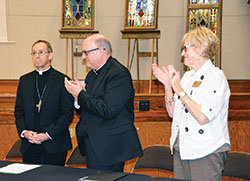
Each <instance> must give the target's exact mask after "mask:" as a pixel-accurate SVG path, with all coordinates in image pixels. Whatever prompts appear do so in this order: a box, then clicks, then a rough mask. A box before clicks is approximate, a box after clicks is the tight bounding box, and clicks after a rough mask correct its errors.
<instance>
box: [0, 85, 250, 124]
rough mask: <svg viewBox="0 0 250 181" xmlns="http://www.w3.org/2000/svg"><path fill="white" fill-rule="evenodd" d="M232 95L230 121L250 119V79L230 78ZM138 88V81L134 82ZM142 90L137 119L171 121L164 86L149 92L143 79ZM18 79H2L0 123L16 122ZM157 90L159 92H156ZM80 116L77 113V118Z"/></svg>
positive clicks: (136, 104)
mask: <svg viewBox="0 0 250 181" xmlns="http://www.w3.org/2000/svg"><path fill="white" fill-rule="evenodd" d="M228 82H229V85H230V90H231V97H230V105H229V116H228V117H229V121H232V120H233V121H235V120H241V121H246V120H250V80H229V81H228ZM133 83H134V87H135V89H136V81H134V82H133ZM140 85H141V90H142V91H143V92H146V93H140V94H137V93H136V95H135V104H134V105H135V121H140V122H145V121H167V122H168V121H171V118H170V117H169V116H168V114H167V112H166V110H165V103H164V87H163V86H162V84H159V82H158V81H153V85H152V90H154V91H152V94H147V92H148V81H141V83H140ZM17 86H18V80H0V124H14V104H15V98H16V90H17ZM156 91H157V92H156ZM140 100H149V101H150V110H149V111H139V101H140ZM77 119H78V117H77V116H76V115H75V119H74V120H77Z"/></svg>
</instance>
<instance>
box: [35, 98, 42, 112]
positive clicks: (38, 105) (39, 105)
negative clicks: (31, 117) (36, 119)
mask: <svg viewBox="0 0 250 181" xmlns="http://www.w3.org/2000/svg"><path fill="white" fill-rule="evenodd" d="M41 104H42V100H41V99H40V101H39V103H38V104H37V105H36V107H37V108H38V112H40V109H41Z"/></svg>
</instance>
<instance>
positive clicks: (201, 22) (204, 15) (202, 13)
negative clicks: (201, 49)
mask: <svg viewBox="0 0 250 181" xmlns="http://www.w3.org/2000/svg"><path fill="white" fill-rule="evenodd" d="M217 14H218V13H217V9H198V10H196V9H193V10H190V12H189V31H190V30H193V29H195V28H196V27H200V26H205V27H207V28H209V29H211V30H212V31H213V32H214V33H216V32H217Z"/></svg>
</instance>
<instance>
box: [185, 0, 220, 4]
mask: <svg viewBox="0 0 250 181" xmlns="http://www.w3.org/2000/svg"><path fill="white" fill-rule="evenodd" d="M213 3H218V0H190V4H213Z"/></svg>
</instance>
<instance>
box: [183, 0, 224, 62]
mask: <svg viewBox="0 0 250 181" xmlns="http://www.w3.org/2000/svg"><path fill="white" fill-rule="evenodd" d="M221 4H222V0H189V1H188V17H187V31H191V30H193V29H195V28H196V27H200V26H205V27H207V28H209V29H211V30H212V31H213V32H214V33H215V34H216V35H217V37H218V38H219V40H221V7H222V6H221ZM220 54H221V53H220V46H219V49H218V51H217V53H216V55H215V57H213V58H212V61H213V63H214V64H215V65H216V66H219V67H220Z"/></svg>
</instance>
